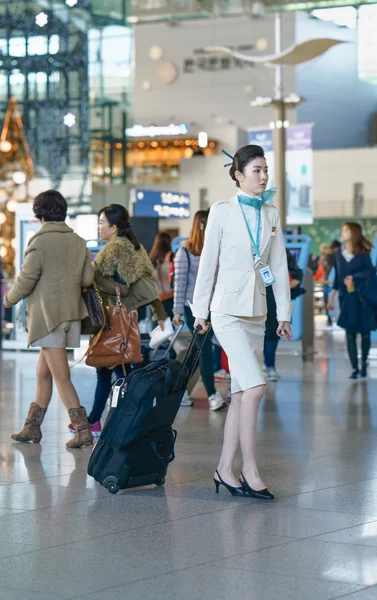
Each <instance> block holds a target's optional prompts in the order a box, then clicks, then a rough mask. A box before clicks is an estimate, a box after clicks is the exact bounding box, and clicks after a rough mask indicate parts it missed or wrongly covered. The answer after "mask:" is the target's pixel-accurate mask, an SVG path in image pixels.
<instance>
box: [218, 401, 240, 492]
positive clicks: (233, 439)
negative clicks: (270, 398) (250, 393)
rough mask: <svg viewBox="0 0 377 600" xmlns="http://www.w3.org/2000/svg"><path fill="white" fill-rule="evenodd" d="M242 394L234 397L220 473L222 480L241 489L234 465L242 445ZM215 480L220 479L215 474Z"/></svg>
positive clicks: (227, 424)
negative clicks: (234, 471) (234, 472)
mask: <svg viewBox="0 0 377 600" xmlns="http://www.w3.org/2000/svg"><path fill="white" fill-rule="evenodd" d="M241 400H242V392H240V393H238V394H233V395H232V402H231V404H230V406H229V409H228V414H227V417H226V421H225V428H224V441H223V447H222V450H221V456H220V462H219V466H218V468H217V469H218V471H219V473H220V475H221V478H222V479H223V480H224V481H225V483H228V484H229V485H231V486H233V487H240V482H239V481H238V480H237V478H236V477H235V476H234V474H233V463H234V459H235V457H236V454H237V451H238V448H239V445H240V410H241ZM215 479H218V477H217V475H216V474H215Z"/></svg>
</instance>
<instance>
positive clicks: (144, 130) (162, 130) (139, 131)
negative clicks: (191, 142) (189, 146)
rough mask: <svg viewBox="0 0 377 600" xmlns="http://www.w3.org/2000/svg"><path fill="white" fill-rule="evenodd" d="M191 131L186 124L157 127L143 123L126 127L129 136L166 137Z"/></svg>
mask: <svg viewBox="0 0 377 600" xmlns="http://www.w3.org/2000/svg"><path fill="white" fill-rule="evenodd" d="M188 131H189V126H188V125H184V124H183V123H182V124H181V125H174V124H173V123H172V124H171V125H165V126H162V127H157V126H155V125H150V126H147V127H144V126H143V125H134V126H133V127H130V128H129V129H126V135H127V136H128V137H140V138H141V137H162V136H163V137H165V136H176V135H186V134H187V133H188Z"/></svg>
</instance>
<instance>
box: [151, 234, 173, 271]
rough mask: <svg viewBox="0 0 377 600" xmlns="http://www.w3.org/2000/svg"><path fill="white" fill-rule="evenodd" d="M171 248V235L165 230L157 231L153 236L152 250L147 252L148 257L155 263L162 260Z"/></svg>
mask: <svg viewBox="0 0 377 600" xmlns="http://www.w3.org/2000/svg"><path fill="white" fill-rule="evenodd" d="M169 252H172V249H171V237H170V235H169V234H168V233H166V232H165V231H159V232H158V234H157V235H156V237H155V238H154V242H153V246H152V250H151V251H150V253H149V258H150V259H151V261H152V263H153V264H154V265H156V264H157V263H158V262H163V261H164V260H165V257H166V255H167V254H169Z"/></svg>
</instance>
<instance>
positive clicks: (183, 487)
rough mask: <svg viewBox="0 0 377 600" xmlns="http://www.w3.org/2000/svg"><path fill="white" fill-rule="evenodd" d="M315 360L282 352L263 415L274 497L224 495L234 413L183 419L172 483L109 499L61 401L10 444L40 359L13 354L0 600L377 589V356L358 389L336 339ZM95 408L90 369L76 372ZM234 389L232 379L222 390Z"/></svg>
mask: <svg viewBox="0 0 377 600" xmlns="http://www.w3.org/2000/svg"><path fill="white" fill-rule="evenodd" d="M317 342H318V344H317V347H318V350H319V353H318V354H317V356H316V358H315V361H314V362H313V363H305V364H303V363H302V362H301V359H300V358H299V357H297V356H295V354H294V352H293V350H294V349H295V346H294V345H292V346H291V347H290V350H289V351H288V352H287V351H286V352H284V353H283V354H282V355H279V368H280V371H281V373H282V379H281V380H280V381H279V382H278V383H277V384H270V385H269V386H268V393H267V397H266V399H265V401H264V403H263V407H262V410H261V414H260V423H259V443H258V447H259V456H260V466H261V470H262V472H263V476H264V478H265V480H266V482H267V483H268V485H269V486H270V487H271V488H272V489H273V490H274V491H275V493H276V495H277V500H276V501H275V502H274V503H269V504H267V503H265V504H263V502H257V501H251V500H246V501H245V500H241V499H234V498H232V497H231V496H230V495H229V494H228V493H227V492H224V491H222V492H221V493H220V495H219V496H217V495H215V493H214V492H215V489H214V486H213V483H212V472H213V469H214V467H215V465H216V460H217V456H218V453H219V448H220V443H221V439H222V429H223V423H224V418H225V414H223V413H220V414H219V413H210V412H209V411H208V409H207V407H206V402H205V400H204V398H203V392H202V390H201V389H200V387H198V388H197V389H196V394H195V395H196V396H197V401H196V405H195V408H193V409H190V408H184V409H183V408H182V409H181V410H180V413H179V415H178V418H177V422H176V427H177V429H178V434H179V436H178V447H177V458H176V461H175V462H174V463H173V464H172V465H171V467H170V469H169V474H168V479H167V485H166V486H165V488H146V489H137V490H133V491H132V490H131V491H127V492H124V493H119V494H118V495H117V496H111V495H109V494H108V493H107V492H106V491H105V490H104V489H103V488H101V487H100V486H99V485H97V484H95V483H94V481H93V480H92V479H90V478H89V477H87V475H86V466H87V462H88V457H89V452H88V451H83V450H72V451H67V450H66V449H65V442H66V441H67V440H68V439H69V437H70V435H69V433H68V430H67V425H68V418H67V416H66V414H65V412H64V409H63V408H62V406H61V404H60V402H59V401H58V398H57V397H55V398H54V401H53V403H52V405H51V408H50V410H49V412H48V416H47V417H46V419H45V423H44V425H43V432H44V437H43V440H42V443H41V444H40V445H29V444H25V445H21V444H15V443H13V442H12V441H11V440H10V434H11V433H12V432H14V431H17V430H18V429H19V428H20V426H21V424H22V422H23V420H24V417H25V413H26V411H27V407H28V405H29V403H30V402H31V401H32V400H33V399H34V390H35V377H34V372H35V362H36V357H35V355H32V354H11V353H9V354H7V353H5V354H3V357H2V360H1V363H0V367H1V374H0V376H1V380H0V384H1V395H0V600H24V599H25V598H28V599H29V600H59V599H60V600H68V599H72V600H73V599H75V600H110V599H111V600H123V599H127V600H134V599H135V600H136V599H137V600H152V599H153V600H159V599H166V598H168V599H171V600H175V599H177V600H199V599H202V598H205V599H207V600H215V599H216V600H219V599H220V600H222V599H227V600H228V599H229V598H235V597H237V598H240V597H244V598H248V600H292V599H293V600H296V599H297V600H301V599H305V600H330V599H335V598H349V600H376V599H377V360H376V361H374V360H372V361H371V367H372V368H371V376H370V379H369V380H368V381H367V382H358V383H356V384H353V385H352V384H349V382H348V379H347V378H348V374H349V368H348V363H347V361H346V359H345V356H344V348H343V345H342V336H339V334H335V335H334V336H333V335H332V334H329V333H327V332H326V331H322V332H319V334H318V340H317ZM286 348H288V347H286ZM73 377H74V381H75V384H76V385H77V388H78V390H79V393H80V396H81V398H82V401H83V403H84V404H85V405H86V406H87V407H89V406H90V403H91V399H92V396H93V389H94V385H95V378H94V371H92V370H90V369H88V368H86V367H78V368H76V369H75V370H74V371H73ZM224 392H225V390H224Z"/></svg>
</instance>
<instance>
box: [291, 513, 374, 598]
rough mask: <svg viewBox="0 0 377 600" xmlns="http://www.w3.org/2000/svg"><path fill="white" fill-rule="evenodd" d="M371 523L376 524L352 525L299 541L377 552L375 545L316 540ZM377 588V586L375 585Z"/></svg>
mask: <svg viewBox="0 0 377 600" xmlns="http://www.w3.org/2000/svg"><path fill="white" fill-rule="evenodd" d="M371 523H376V521H369V522H368V523H359V525H353V526H351V527H344V529H334V531H326V532H325V533H319V534H318V535H313V536H310V537H306V538H300V540H302V539H309V540H312V541H313V542H322V543H323V544H341V545H342V546H346V547H352V548H354V547H357V548H373V549H374V550H377V546H376V545H375V544H358V543H355V544H353V543H350V542H342V541H335V540H319V539H317V538H319V537H322V536H324V535H331V534H333V533H339V532H342V531H348V530H349V529H354V528H355V527H362V526H363V525H370V524H371ZM376 586H377V584H376Z"/></svg>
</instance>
